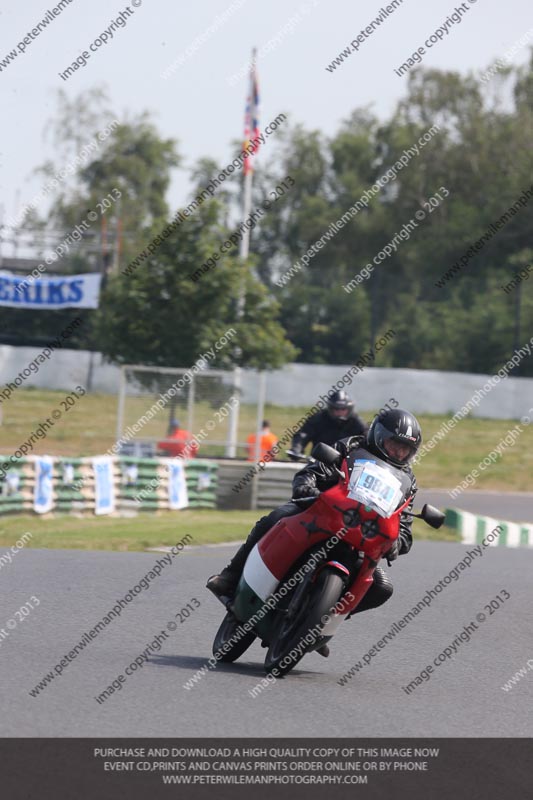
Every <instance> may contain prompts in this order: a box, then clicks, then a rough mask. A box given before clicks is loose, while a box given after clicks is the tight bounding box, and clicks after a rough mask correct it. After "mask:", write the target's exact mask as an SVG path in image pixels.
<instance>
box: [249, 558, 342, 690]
mask: <svg viewBox="0 0 533 800" xmlns="http://www.w3.org/2000/svg"><path fill="white" fill-rule="evenodd" d="M343 591H344V581H343V579H342V578H341V576H340V575H339V574H338V573H337V572H333V571H331V570H328V569H325V570H323V571H322V572H321V573H320V574H319V576H318V577H317V579H316V581H315V582H314V583H311V584H310V585H309V590H308V592H307V595H306V597H304V598H300V597H298V598H297V599H298V601H299V603H298V608H291V603H289V606H288V608H287V612H286V613H285V615H284V616H281V617H280V620H279V623H278V628H277V630H276V633H275V635H274V638H273V640H272V643H271V645H270V647H269V648H268V652H267V654H266V658H265V670H266V672H267V673H268V674H272V675H273V676H274V677H276V678H281V677H283V675H287V673H288V672H290V671H291V669H293V668H294V667H295V666H296V664H297V663H298V662H299V661H301V659H302V658H303V657H304V655H305V654H306V652H307V649H306V648H305V647H302V648H301V649H296V648H298V646H299V645H300V644H301V643H302V642H303V640H304V639H305V637H306V636H308V635H309V634H310V631H314V633H313V634H311V635H312V636H313V637H314V640H315V642H317V641H318V640H319V639H320V634H318V635H317V634H316V631H317V629H318V630H320V629H322V628H324V625H325V622H324V623H323V622H322V618H323V617H324V615H327V614H329V613H330V611H331V610H332V608H334V607H335V605H336V604H337V603H338V601H339V598H340V596H341V595H342V593H343ZM311 646H312V645H311Z"/></svg>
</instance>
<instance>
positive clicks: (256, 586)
mask: <svg viewBox="0 0 533 800" xmlns="http://www.w3.org/2000/svg"><path fill="white" fill-rule="evenodd" d="M243 575H244V580H245V581H246V583H247V584H248V586H249V587H250V589H252V591H254V592H255V593H256V595H258V596H259V597H260V598H261V600H266V599H267V597H270V595H271V594H272V592H273V591H274V589H275V588H276V586H277V585H278V583H279V581H278V579H277V578H276V576H275V575H273V574H272V573H271V572H270V570H269V568H268V567H267V565H266V564H265V562H264V561H263V559H262V558H261V555H260V553H259V545H257V544H256V545H255V547H254V549H253V550H252V552H251V553H250V555H249V556H248V559H247V561H246V564H245V565H244V573H243Z"/></svg>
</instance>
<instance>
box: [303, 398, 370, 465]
mask: <svg viewBox="0 0 533 800" xmlns="http://www.w3.org/2000/svg"><path fill="white" fill-rule="evenodd" d="M326 406H327V407H326V408H325V409H323V410H322V411H317V413H316V414H313V416H312V417H309V419H308V420H307V421H306V422H305V423H304V424H303V425H302V427H301V428H300V430H299V431H298V432H297V433H295V434H294V436H293V438H292V444H291V449H290V450H289V458H291V459H292V460H296V459H297V458H299V457H300V456H302V455H303V454H304V450H305V448H306V447H307V445H308V443H309V442H311V443H312V445H313V446H314V445H315V444H317V443H318V442H324V444H329V445H331V446H332V447H333V445H334V444H335V442H338V441H339V439H346V438H347V437H348V436H363V435H364V434H365V433H366V432H367V429H368V425H367V424H366V423H365V422H363V420H362V419H361V417H359V416H358V415H357V414H356V413H355V411H354V407H353V401H352V400H350V398H349V397H348V395H347V394H346V392H345V391H343V390H342V389H341V390H340V391H338V390H337V391H334V392H330V394H329V395H328V399H327V401H326Z"/></svg>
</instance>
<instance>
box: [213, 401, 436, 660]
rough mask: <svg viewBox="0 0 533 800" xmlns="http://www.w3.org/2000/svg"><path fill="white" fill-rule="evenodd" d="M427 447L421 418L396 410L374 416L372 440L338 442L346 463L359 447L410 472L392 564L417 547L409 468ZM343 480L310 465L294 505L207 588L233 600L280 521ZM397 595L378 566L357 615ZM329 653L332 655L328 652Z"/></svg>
mask: <svg viewBox="0 0 533 800" xmlns="http://www.w3.org/2000/svg"><path fill="white" fill-rule="evenodd" d="M421 442H422V432H421V429H420V425H419V423H418V420H417V419H416V417H415V416H414V415H413V414H411V413H410V412H409V411H404V410H403V409H401V408H394V409H383V410H381V411H380V412H379V414H377V415H376V416H375V417H374V419H373V421H372V424H371V425H370V428H369V430H368V432H367V434H366V436H350V437H348V438H346V439H341V440H340V441H338V442H336V443H335V448H336V449H337V450H338V451H339V453H340V455H341V456H342V458H345V457H346V455H347V454H348V453H349V452H350V451H352V450H354V449H357V448H358V447H364V448H365V449H366V450H368V451H369V452H370V453H372V454H373V455H375V456H377V457H378V458H380V459H382V460H383V461H386V462H387V463H388V464H391V465H392V466H394V467H397V468H399V469H402V470H404V471H405V472H406V473H407V474H408V475H409V477H410V478H411V490H410V495H411V500H410V502H409V505H408V506H407V508H406V509H405V510H404V511H403V512H402V514H401V515H400V534H399V536H398V539H396V541H395V542H394V544H393V546H392V547H391V549H390V550H389V551H388V552H387V553H386V554H385V558H387V561H388V563H389V565H390V562H391V561H394V560H395V559H396V558H397V557H398V556H399V555H404V554H405V553H408V552H409V550H410V549H411V546H412V543H413V537H412V534H411V524H412V518H411V517H410V516H409V513H408V512H410V511H412V508H413V499H414V497H415V494H416V492H417V484H416V478H415V476H414V474H413V472H412V470H411V468H410V466H409V463H410V462H411V461H412V459H413V458H414V456H415V455H416V452H417V450H418V448H419V447H420V444H421ZM338 481H339V477H338V473H337V472H336V470H335V468H333V467H329V466H327V465H326V464H323V463H322V462H319V461H314V462H312V463H310V464H307V465H306V466H305V467H304V468H303V469H301V470H300V471H299V472H297V473H296V474H295V476H294V478H293V482H292V486H293V492H292V495H293V500H290V501H289V502H288V503H285V504H284V505H282V506H279V507H278V508H276V509H274V511H272V512H271V513H270V514H268V515H267V516H266V517H262V518H261V519H260V520H259V521H258V522H257V523H256V525H255V526H254V527H253V528H252V530H251V532H250V534H249V536H248V538H247V540H246V542H245V543H244V544H243V545H241V547H240V548H239V550H238V551H237V553H236V554H235V555H234V557H233V558H232V560H231V561H230V563H229V564H228V566H227V567H225V568H224V569H223V570H222V572H221V573H220V575H212V576H211V577H210V578H209V580H208V581H207V588H208V589H210V590H211V591H212V592H213V593H214V594H216V595H217V596H219V597H220V596H227V597H232V596H233V594H234V593H235V590H236V588H237V584H238V583H239V579H240V576H241V573H242V570H243V569H244V564H245V562H246V559H247V558H248V556H249V554H250V552H251V551H252V549H253V547H254V546H255V545H256V544H257V542H258V541H259V540H260V539H261V538H262V537H263V536H264V535H265V533H267V531H269V530H270V528H271V527H272V526H273V525H274V524H275V523H276V522H278V521H279V520H280V519H282V518H283V517H288V516H292V515H293V514H299V513H300V512H301V510H302V509H301V508H300V507H299V506H298V504H297V502H294V500H296V501H298V500H300V499H303V498H307V497H318V495H319V494H320V492H324V491H326V489H330V488H331V487H332V486H335V485H336V484H337V483H338ZM392 591H393V587H392V583H391V580H390V578H389V577H388V575H387V574H386V572H385V571H384V570H383V569H382V568H381V567H376V569H375V571H374V583H373V584H372V586H371V587H370V589H369V590H368V591H367V593H366V594H365V596H364V597H363V599H362V600H361V602H360V603H359V605H358V606H357V608H356V610H355V611H354V612H352V613H354V614H355V613H358V612H359V611H366V610H367V609H370V608H376V607H377V606H380V605H382V604H383V603H385V602H386V601H387V600H388V599H389V598H390V596H391V595H392ZM350 616H351V615H350ZM326 650H327V648H326ZM319 652H320V651H319ZM328 652H329V651H328ZM323 654H324V655H326V654H327V653H323Z"/></svg>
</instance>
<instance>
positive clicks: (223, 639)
mask: <svg viewBox="0 0 533 800" xmlns="http://www.w3.org/2000/svg"><path fill="white" fill-rule="evenodd" d="M241 625H242V623H241V622H239V620H238V619H237V617H235V616H234V615H233V614H232V613H231V611H228V613H227V614H226V616H225V617H224V619H223V620H222V624H221V626H220V628H219V629H218V631H217V634H216V636H215V641H214V642H213V655H214V656H216V654H217V653H220V656H219V658H218V659H217V660H218V661H223V662H226V663H231V662H232V661H235V660H236V659H237V658H239V656H242V654H243V653H244V652H245V650H248V648H249V647H250V645H251V644H252V642H253V640H254V639H255V638H256V636H255V633H243V632H242V631H240V630H239V628H240V627H241ZM233 639H235V641H232V640H233ZM224 645H226V647H225V649H224V650H223V649H222V648H223V647H224Z"/></svg>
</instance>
